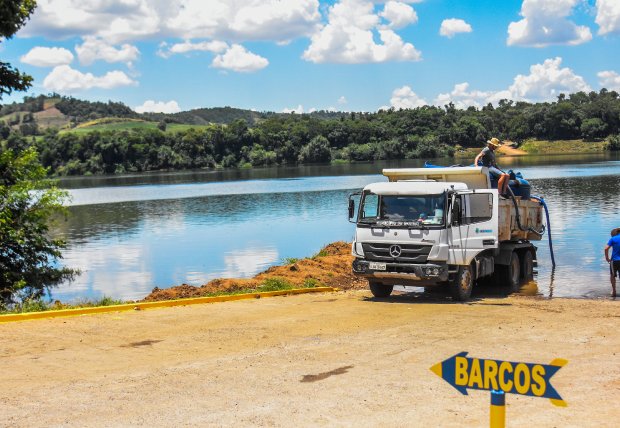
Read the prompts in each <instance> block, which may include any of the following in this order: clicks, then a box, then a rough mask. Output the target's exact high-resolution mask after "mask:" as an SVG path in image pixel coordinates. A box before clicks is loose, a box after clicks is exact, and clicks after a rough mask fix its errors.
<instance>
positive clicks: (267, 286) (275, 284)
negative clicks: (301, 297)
mask: <svg viewBox="0 0 620 428" xmlns="http://www.w3.org/2000/svg"><path fill="white" fill-rule="evenodd" d="M293 288H295V286H294V285H293V284H291V283H290V282H289V281H287V280H285V279H283V278H277V277H275V278H267V279H265V280H264V281H263V283H262V284H261V285H259V286H258V289H257V290H256V291H261V292H262V291H280V290H292V289H293Z"/></svg>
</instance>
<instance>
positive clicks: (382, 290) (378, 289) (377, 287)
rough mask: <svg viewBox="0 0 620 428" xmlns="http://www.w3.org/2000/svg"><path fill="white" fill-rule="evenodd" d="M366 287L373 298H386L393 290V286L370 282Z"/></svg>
mask: <svg viewBox="0 0 620 428" xmlns="http://www.w3.org/2000/svg"><path fill="white" fill-rule="evenodd" d="M368 286H369V287H370V292H371V293H372V295H373V296H375V297H379V298H381V297H388V296H389V295H390V294H392V290H393V289H394V286H393V285H385V284H381V283H380V282H371V281H368Z"/></svg>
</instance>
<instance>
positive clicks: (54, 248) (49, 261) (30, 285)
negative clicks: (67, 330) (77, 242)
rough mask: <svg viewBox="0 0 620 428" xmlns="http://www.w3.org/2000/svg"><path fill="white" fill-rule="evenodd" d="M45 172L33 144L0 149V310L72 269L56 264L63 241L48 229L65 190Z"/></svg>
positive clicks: (38, 292) (43, 289) (36, 292)
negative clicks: (31, 146) (30, 146)
mask: <svg viewBox="0 0 620 428" xmlns="http://www.w3.org/2000/svg"><path fill="white" fill-rule="evenodd" d="M45 177H46V170H45V168H43V167H42V166H41V164H40V163H39V160H38V156H37V153H36V151H35V150H34V149H33V148H30V149H27V150H25V151H23V152H21V153H18V154H16V153H15V152H14V151H13V150H11V149H8V150H4V151H2V152H0V309H2V308H7V307H9V306H10V305H11V304H13V303H17V302H19V301H24V300H31V299H38V298H40V297H42V296H43V295H44V294H45V292H47V291H49V290H50V288H51V287H53V286H55V285H57V284H59V283H61V282H62V281H65V280H67V279H71V278H72V277H73V275H74V274H75V272H74V271H72V270H71V269H67V268H62V267H58V266H57V261H58V259H60V258H61V257H62V255H61V250H62V249H63V248H64V242H62V241H61V240H58V239H53V238H51V237H50V236H49V233H48V232H49V226H48V224H49V219H50V217H51V216H52V215H53V214H54V213H56V212H58V211H62V210H63V207H62V203H63V201H64V200H65V198H66V196H67V195H66V192H64V191H62V190H59V189H57V188H56V187H55V186H54V184H53V183H52V182H50V181H48V180H46V179H45Z"/></svg>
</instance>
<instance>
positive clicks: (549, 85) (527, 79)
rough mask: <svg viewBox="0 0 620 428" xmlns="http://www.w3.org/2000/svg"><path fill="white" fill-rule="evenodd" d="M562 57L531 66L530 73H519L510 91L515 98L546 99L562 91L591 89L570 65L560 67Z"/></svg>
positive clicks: (550, 98)
mask: <svg viewBox="0 0 620 428" xmlns="http://www.w3.org/2000/svg"><path fill="white" fill-rule="evenodd" d="M561 64H562V58H560V57H556V58H554V59H547V60H545V61H544V62H543V63H542V64H534V65H532V66H531V67H530V74H528V75H526V76H524V75H522V74H519V75H518V76H517V77H515V79H514V83H513V84H512V85H511V86H510V88H509V91H510V93H511V94H512V97H513V98H512V99H514V100H519V99H522V100H527V101H546V100H552V99H554V98H555V97H557V96H558V95H560V94H561V93H571V92H578V91H586V92H587V91H590V90H591V88H590V86H589V85H588V84H587V83H586V81H585V80H584V78H583V77H581V76H579V75H577V74H575V73H574V72H573V70H571V69H570V68H568V67H564V68H560V65H561Z"/></svg>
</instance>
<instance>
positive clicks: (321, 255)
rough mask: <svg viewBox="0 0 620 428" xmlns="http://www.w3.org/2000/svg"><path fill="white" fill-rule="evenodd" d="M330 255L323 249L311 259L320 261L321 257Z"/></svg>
mask: <svg viewBox="0 0 620 428" xmlns="http://www.w3.org/2000/svg"><path fill="white" fill-rule="evenodd" d="M328 255H329V254H328V253H327V250H325V249H322V250H320V251H319V252H318V253H316V254H315V255H313V256H312V257H311V258H312V259H313V260H314V259H318V258H319V257H325V256H328Z"/></svg>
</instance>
